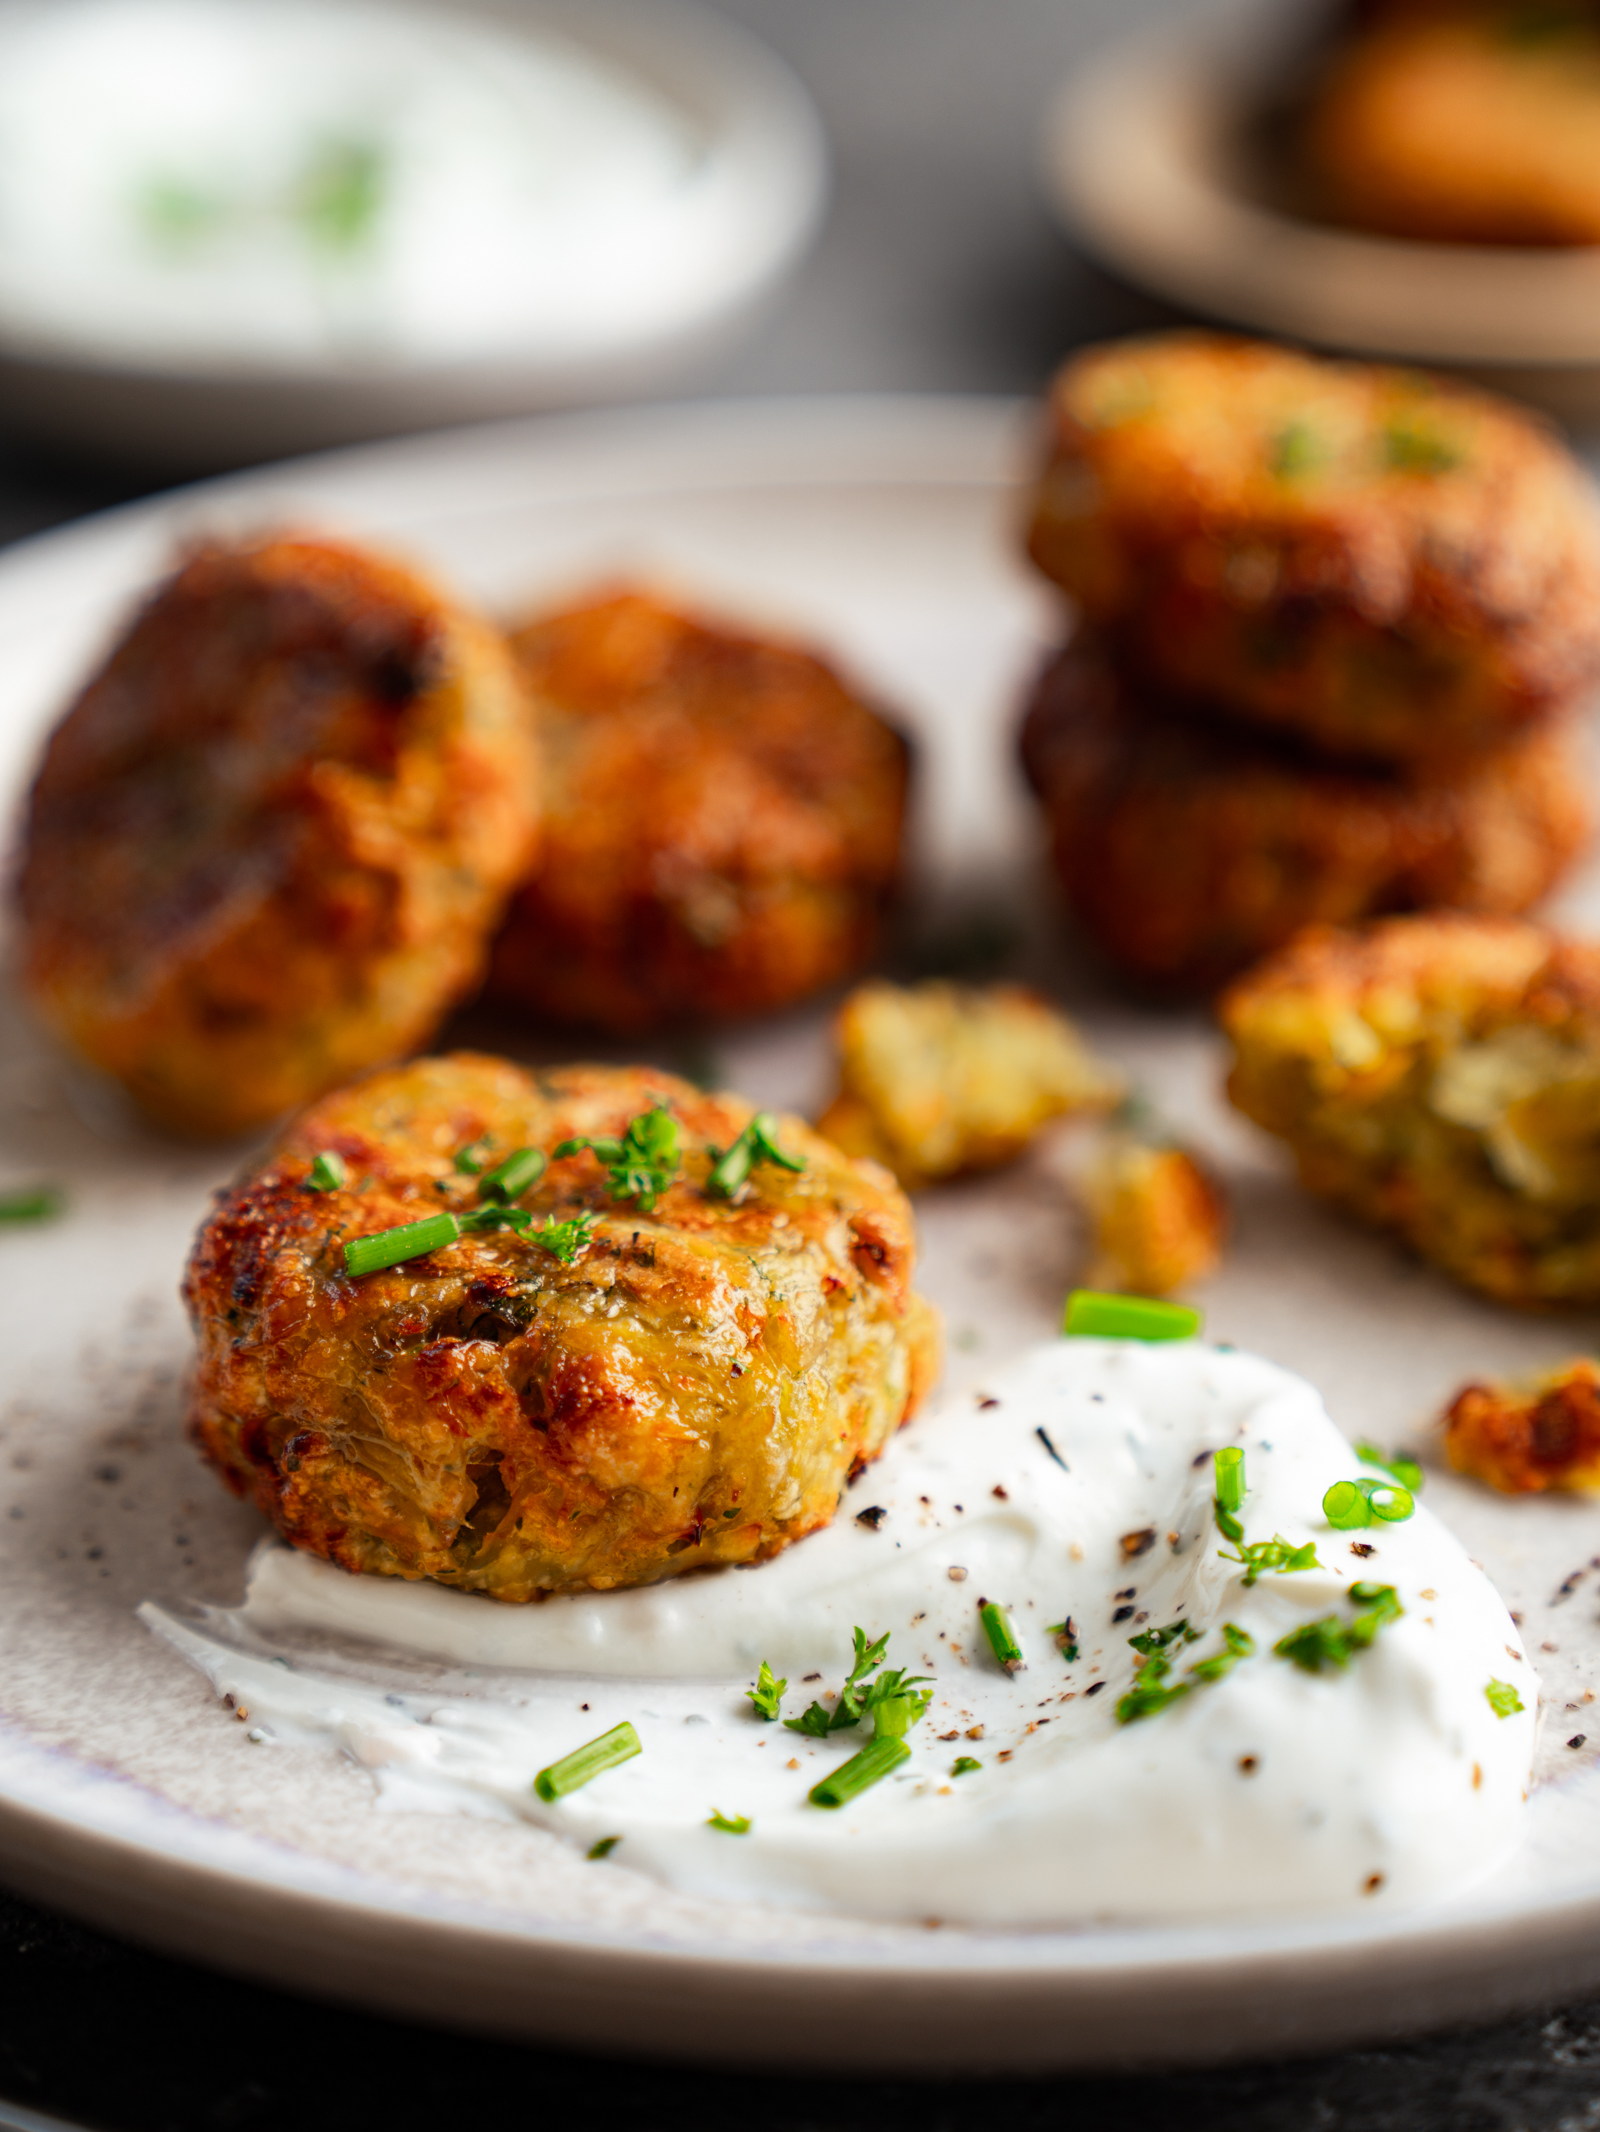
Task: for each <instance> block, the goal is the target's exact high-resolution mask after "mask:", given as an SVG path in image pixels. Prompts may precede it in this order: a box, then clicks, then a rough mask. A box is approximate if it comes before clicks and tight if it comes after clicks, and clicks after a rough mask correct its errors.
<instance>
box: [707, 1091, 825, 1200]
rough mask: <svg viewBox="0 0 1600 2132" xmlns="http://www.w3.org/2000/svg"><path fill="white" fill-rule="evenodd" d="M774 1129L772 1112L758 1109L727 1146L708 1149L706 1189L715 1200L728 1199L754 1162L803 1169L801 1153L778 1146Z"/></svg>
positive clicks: (776, 1129) (754, 1164) (804, 1164)
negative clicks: (709, 1152)
mask: <svg viewBox="0 0 1600 2132" xmlns="http://www.w3.org/2000/svg"><path fill="white" fill-rule="evenodd" d="M777 1132H778V1121H777V1119H776V1118H775V1117H774V1116H773V1114H772V1112H771V1111H770V1110H758V1111H757V1112H756V1114H755V1116H754V1117H753V1118H752V1119H751V1120H750V1123H749V1124H748V1125H747V1126H746V1127H745V1129H744V1131H743V1132H742V1133H741V1134H740V1135H739V1137H738V1139H737V1140H735V1141H734V1143H733V1145H732V1146H731V1147H727V1148H723V1149H720V1150H719V1149H717V1148H713V1149H712V1150H711V1174H710V1175H709V1176H708V1177H707V1179H706V1190H707V1191H708V1192H712V1193H714V1194H715V1195H716V1196H717V1197H718V1198H719V1199H731V1198H732V1197H733V1195H734V1193H735V1192H737V1191H738V1189H739V1187H740V1186H741V1185H742V1184H743V1183H744V1181H745V1179H746V1178H747V1177H748V1176H749V1174H750V1172H751V1171H752V1170H753V1169H754V1168H755V1166H756V1164H757V1163H758V1162H773V1163H776V1164H777V1166H778V1168H779V1169H781V1170H803V1169H804V1168H805V1166H806V1159H805V1157H804V1155H786V1154H785V1153H784V1152H783V1149H782V1148H781V1147H779V1145H778V1141H777Z"/></svg>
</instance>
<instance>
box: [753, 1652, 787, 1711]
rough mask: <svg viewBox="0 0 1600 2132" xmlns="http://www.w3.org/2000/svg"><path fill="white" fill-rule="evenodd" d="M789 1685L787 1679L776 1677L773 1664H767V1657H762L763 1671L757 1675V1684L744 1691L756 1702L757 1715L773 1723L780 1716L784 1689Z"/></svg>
mask: <svg viewBox="0 0 1600 2132" xmlns="http://www.w3.org/2000/svg"><path fill="white" fill-rule="evenodd" d="M788 1685H789V1683H788V1682H787V1681H786V1680H778V1679H776V1678H775V1677H774V1674H773V1671H772V1668H771V1666H769V1665H768V1664H767V1662H766V1660H765V1659H762V1661H761V1671H760V1672H759V1673H758V1674H757V1675H756V1684H755V1686H754V1687H753V1688H746V1689H745V1691H744V1692H745V1694H746V1696H747V1697H748V1698H749V1700H750V1701H751V1702H752V1703H754V1705H755V1711H756V1716H757V1717H759V1718H761V1719H762V1720H763V1721H764V1722H765V1723H767V1724H771V1722H772V1720H773V1719H774V1718H775V1717H777V1716H778V1714H779V1712H780V1711H781V1710H782V1708H783V1691H784V1689H785V1688H787V1687H788Z"/></svg>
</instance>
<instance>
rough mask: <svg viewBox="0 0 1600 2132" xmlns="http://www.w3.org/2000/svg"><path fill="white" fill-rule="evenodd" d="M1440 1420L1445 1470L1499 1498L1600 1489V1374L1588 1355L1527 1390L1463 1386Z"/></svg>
mask: <svg viewBox="0 0 1600 2132" xmlns="http://www.w3.org/2000/svg"><path fill="white" fill-rule="evenodd" d="M1444 1422H1445V1448H1446V1450H1447V1451H1448V1453H1449V1457H1450V1463H1451V1465H1452V1466H1454V1467H1455V1469H1456V1471H1457V1472H1458V1473H1470V1474H1471V1475H1472V1476H1473V1478H1474V1479H1475V1480H1480V1481H1487V1482H1488V1484H1489V1486H1490V1487H1491V1488H1498V1489H1499V1490H1500V1491H1501V1492H1502V1494H1505V1495H1534V1494H1539V1493H1541V1492H1542V1491H1544V1490H1545V1489H1548V1488H1600V1369H1597V1368H1596V1367H1595V1365H1594V1363H1593V1362H1591V1361H1590V1360H1589V1359H1588V1357H1587V1356H1579V1357H1577V1358H1576V1359H1575V1360H1573V1361H1571V1362H1567V1363H1564V1364H1563V1365H1562V1366H1561V1368H1560V1369H1556V1370H1550V1371H1548V1372H1546V1373H1545V1374H1544V1375H1543V1376H1541V1377H1538V1378H1536V1379H1534V1380H1533V1382H1531V1383H1529V1384H1521V1385H1517V1384H1469V1385H1467V1386H1466V1387H1465V1388H1464V1389H1463V1390H1462V1391H1460V1392H1458V1393H1457V1394H1456V1396H1455V1399H1454V1401H1453V1403H1452V1404H1451V1407H1450V1410H1449V1412H1448V1413H1447V1414H1446V1415H1445V1418H1444Z"/></svg>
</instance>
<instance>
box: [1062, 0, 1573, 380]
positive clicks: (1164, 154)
mask: <svg viewBox="0 0 1600 2132" xmlns="http://www.w3.org/2000/svg"><path fill="white" fill-rule="evenodd" d="M1306 20H1307V18H1306V15H1305V13H1304V12H1303V11H1302V10H1300V9H1286V8H1284V7H1282V6H1279V5H1272V6H1267V5H1263V4H1262V0H1221V4H1218V0H1211V4H1210V5H1208V6H1203V7H1200V8H1198V9H1191V10H1186V11H1185V12H1184V13H1183V14H1182V15H1181V17H1174V18H1173V19H1172V20H1170V21H1165V22H1163V23H1162V24H1161V25H1159V27H1157V28H1156V29H1154V30H1150V31H1146V32H1143V33H1141V34H1140V35H1138V36H1137V37H1135V38H1133V39H1131V40H1130V41H1129V42H1127V43H1125V44H1120V45H1116V46H1114V47H1113V48H1112V49H1111V50H1109V51H1108V52H1106V53H1105V54H1103V55H1102V56H1101V57H1100V58H1099V59H1097V60H1095V61H1093V62H1092V63H1091V64H1090V65H1088V66H1087V67H1085V68H1083V69H1081V70H1080V71H1078V72H1077V73H1075V74H1074V75H1073V76H1072V77H1071V78H1070V79H1069V80H1068V81H1067V82H1066V83H1065V84H1064V85H1063V87H1062V89H1061V91H1060V93H1059V94H1058V96H1057V98H1056V100H1055V102H1054V104H1053V106H1052V108H1051V111H1050V114H1049V117H1048V120H1047V122H1046V126H1045V131H1044V136H1043V139H1042V142H1041V168H1042V175H1043V179H1044V184H1045V190H1046V194H1047V196H1048V198H1049V200H1050V202H1051V204H1052V205H1053V206H1054V208H1055V210H1056V212H1057V213H1058V214H1059V215H1060V217H1061V219H1062V220H1063V222H1064V223H1065V224H1066V225H1067V227H1068V228H1069V229H1070V230H1072V231H1073V232H1074V234H1076V235H1077V236H1078V237H1079V238H1081V239H1082V241H1083V242H1084V243H1086V244H1087V245H1088V246H1089V248H1090V250H1091V251H1093V252H1094V253H1096V254H1097V255H1098V256H1099V257H1100V258H1101V259H1103V260H1104V261H1105V262H1106V264H1107V265H1108V266H1110V267H1112V268H1113V269H1115V270H1116V271H1117V272H1119V273H1121V274H1124V275H1126V276H1127V278H1128V279H1129V280H1130V281H1134V282H1137V283H1139V284H1140V285H1141V286H1143V287H1145V288H1147V289H1151V290H1153V291H1154V292H1155V293H1156V294H1158V295H1160V296H1163V297H1166V298H1167V299H1169V300H1170V301H1172V302H1174V303H1177V304H1180V305H1182V306H1183V307H1184V308H1186V309H1191V310H1196V311H1200V312H1202V313H1204V314H1206V315H1208V316H1210V317H1213V318H1218V319H1224V320H1227V321H1229V322H1230V323H1232V324H1235V325H1241V326H1247V327H1250V328H1252V329H1254V330H1255V331H1258V332H1265V333H1275V334H1283V335H1286V336H1288V337H1289V338H1291V339H1298V340H1306V341H1310V342H1313V343H1315V344H1317V345H1319V346H1322V347H1327V348H1339V349H1349V350H1354V351H1356V352H1358V353H1361V354H1366V355H1377V356H1388V357H1397V358H1400V359H1402V360H1405V361H1411V362H1426V363H1439V364H1448V365H1452V366H1459V367H1461V368H1464V369H1466V370H1469V371H1470V372H1472V373H1473V374H1474V375H1476V376H1478V377H1481V378H1484V379H1485V380H1486V381H1487V382H1490V383H1492V384H1495V385H1497V386H1499V387H1500V388H1502V389H1503V390H1507V391H1512V392H1517V393H1520V394H1521V395H1522V396H1523V397H1525V398H1528V399H1532V400H1535V401H1538V402H1539V403H1540V404H1542V405H1546V406H1548V407H1550V408H1551V409H1552V410H1553V411H1554V412H1556V413H1557V414H1560V415H1563V416H1565V417H1567V418H1568V419H1571V420H1575V421H1590V420H1594V419H1595V418H1597V417H1600V248H1588V247H1584V248H1573V249H1571V250H1531V249H1529V250H1519V249H1516V248H1513V247H1508V246H1503V245H1495V246H1487V245H1467V244H1425V243H1420V242H1414V241H1409V240H1406V239H1402V238H1391V237H1376V236H1365V235H1362V234H1361V233H1360V232H1358V231H1353V230H1341V229H1336V228H1333V227H1331V226H1330V225H1328V224H1325V223H1316V222H1310V221H1307V220H1305V219H1303V218H1302V217H1300V216H1299V215H1297V214H1296V213H1295V212H1294V211H1293V208H1292V206H1291V205H1289V204H1287V203H1286V202H1285V201H1284V200H1282V199H1281V198H1278V197H1275V187H1274V185H1273V183H1272V180H1271V176H1270V173H1269V172H1266V171H1264V169H1263V168H1262V166H1261V164H1260V160H1259V159H1258V158H1256V157H1255V156H1254V155H1253V154H1252V152H1251V150H1250V148H1249V145H1248V142H1247V139H1246V134H1247V124H1248V120H1249V118H1250V115H1251V113H1252V112H1253V111H1254V110H1255V109H1256V108H1257V106H1258V105H1259V104H1260V103H1261V102H1262V101H1263V99H1264V98H1265V97H1266V96H1267V95H1269V94H1270V92H1271V90H1272V89H1273V87H1274V86H1275V84H1276V83H1277V82H1278V80H1279V79H1280V78H1281V77H1282V75H1283V74H1284V72H1285V71H1286V70H1287V68H1288V67H1290V66H1291V65H1292V64H1293V63H1294V60H1295V58H1296V56H1297V53H1298V48H1299V46H1300V44H1301V43H1302V42H1303V41H1304V39H1305V37H1306V34H1307V28H1306Z"/></svg>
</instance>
